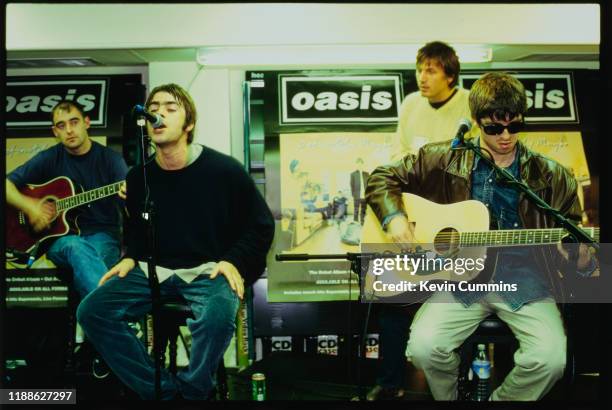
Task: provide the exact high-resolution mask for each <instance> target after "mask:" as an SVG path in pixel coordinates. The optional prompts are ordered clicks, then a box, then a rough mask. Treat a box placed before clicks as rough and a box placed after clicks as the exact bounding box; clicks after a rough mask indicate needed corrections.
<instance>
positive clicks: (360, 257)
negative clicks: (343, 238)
mask: <svg viewBox="0 0 612 410" xmlns="http://www.w3.org/2000/svg"><path fill="white" fill-rule="evenodd" d="M380 256H381V254H380V253H355V252H347V253H344V254H342V253H341V254H307V253H299V254H278V255H276V260H277V261H279V262H283V261H306V260H310V259H318V260H326V259H345V260H348V261H350V262H351V272H353V273H355V274H356V275H357V277H358V278H359V289H361V272H362V271H361V269H362V267H363V266H364V265H363V262H364V260H366V263H367V262H369V260H370V259H373V258H377V257H380ZM365 266H368V265H367V264H366V265H365ZM348 285H349V299H348V309H347V316H348V331H347V351H348V353H347V358H348V359H347V360H348V371H349V375H350V374H351V356H352V353H351V351H352V339H353V326H352V314H351V302H352V300H351V292H350V289H351V278H350V274H349V281H348ZM371 308H372V299H370V301H369V302H368V310H367V314H366V320H365V323H364V326H363V332H362V334H361V342H360V345H359V349H358V352H359V353H358V354H359V355H360V359H361V360H360V361H359V363H358V365H357V367H356V372H357V385H358V392H359V400H360V401H365V398H366V397H365V396H366V393H365V386H364V385H363V381H362V378H361V370H360V368H361V366H363V363H364V361H365V350H366V349H365V343H366V334H367V330H368V322H369V320H370V309H371Z"/></svg>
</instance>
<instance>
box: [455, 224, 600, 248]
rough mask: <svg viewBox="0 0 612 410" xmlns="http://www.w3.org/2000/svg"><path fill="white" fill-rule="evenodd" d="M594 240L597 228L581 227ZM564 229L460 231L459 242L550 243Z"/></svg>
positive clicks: (475, 243)
mask: <svg viewBox="0 0 612 410" xmlns="http://www.w3.org/2000/svg"><path fill="white" fill-rule="evenodd" d="M582 230H584V231H585V232H586V233H587V234H588V235H589V236H590V237H591V238H593V239H594V240H595V242H599V228H592V227H591V228H582ZM566 234H567V232H566V231H565V229H562V228H551V229H508V230H498V231H483V232H462V233H461V234H460V235H461V236H460V238H459V244H460V245H463V246H496V245H497V246H504V245H532V244H552V243H558V242H561V239H562V238H563V237H564V236H565V235H566Z"/></svg>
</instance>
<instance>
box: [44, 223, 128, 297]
mask: <svg viewBox="0 0 612 410" xmlns="http://www.w3.org/2000/svg"><path fill="white" fill-rule="evenodd" d="M120 254H121V249H120V244H119V241H118V240H117V239H116V238H115V237H114V236H112V235H110V234H108V233H106V232H98V233H95V234H92V235H83V236H77V235H65V236H62V237H60V238H58V239H57V240H55V242H53V244H52V245H51V247H50V248H49V250H48V251H47V257H48V258H49V259H50V260H51V261H52V262H53V263H55V264H56V265H57V266H59V267H67V268H71V269H72V272H73V283H74V287H75V289H76V290H77V292H78V293H79V296H80V297H81V299H83V298H84V297H85V296H87V294H88V293H89V292H91V291H92V290H94V289H95V288H97V287H98V281H99V280H100V278H101V277H102V276H103V275H104V274H105V273H106V272H107V271H108V270H109V269H110V268H111V267H113V266H114V265H115V264H116V263H117V262H118V261H119V256H120Z"/></svg>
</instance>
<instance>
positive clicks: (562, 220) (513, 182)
mask: <svg viewBox="0 0 612 410" xmlns="http://www.w3.org/2000/svg"><path fill="white" fill-rule="evenodd" d="M451 147H452V149H453V150H458V149H468V150H470V151H472V152H473V153H474V154H475V155H476V156H478V157H479V158H480V159H481V160H483V161H485V162H486V163H487V164H489V166H490V167H491V168H493V169H494V170H495V173H496V174H497V176H498V178H499V181H501V182H502V183H505V184H508V185H509V186H511V187H513V188H515V189H517V190H518V191H520V192H522V193H524V194H525V195H526V196H527V198H529V199H530V200H531V201H532V202H533V203H535V204H536V205H537V207H538V208H540V209H542V210H543V211H545V212H546V213H548V214H549V215H551V216H552V217H553V218H554V219H555V221H557V223H558V224H559V225H560V226H561V227H563V228H564V229H565V230H566V231H567V232H569V234H570V235H571V236H572V238H573V239H574V241H576V242H579V243H585V244H588V245H589V246H592V247H593V248H595V249H596V250H599V244H597V243H596V242H595V240H594V239H592V238H591V237H590V236H589V235H588V234H587V233H586V232H584V231H583V230H582V229H580V228H579V227H577V226H576V225H574V223H573V222H572V221H570V220H569V219H568V218H566V217H565V216H563V215H562V214H561V212H559V210H558V209H554V208H553V207H551V206H550V205H548V204H547V203H546V201H544V200H543V199H542V198H540V197H539V196H538V195H536V193H535V192H533V190H531V188H529V186H527V184H525V183H524V182H521V181H519V180H517V179H516V178H515V177H514V175H512V174H511V173H510V172H509V171H507V170H505V169H504V168H501V167H500V166H498V165H497V164H496V163H495V161H493V160H491V159H490V158H489V157H487V156H485V155H483V154H482V149H481V148H480V147H479V146H476V145H474V143H473V142H472V141H469V140H468V141H466V140H464V139H463V135H460V136H458V137H457V138H455V140H453V143H452V145H451ZM517 154H518V153H517Z"/></svg>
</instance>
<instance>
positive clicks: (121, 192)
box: [117, 182, 127, 201]
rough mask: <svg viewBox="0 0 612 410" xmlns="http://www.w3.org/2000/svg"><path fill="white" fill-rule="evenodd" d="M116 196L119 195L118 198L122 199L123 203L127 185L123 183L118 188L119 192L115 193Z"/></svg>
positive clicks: (125, 197)
mask: <svg viewBox="0 0 612 410" xmlns="http://www.w3.org/2000/svg"><path fill="white" fill-rule="evenodd" d="M117 195H119V198H121V199H123V200H124V201H125V200H126V199H127V185H126V183H125V182H124V183H123V184H121V187H120V188H119V192H117Z"/></svg>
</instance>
